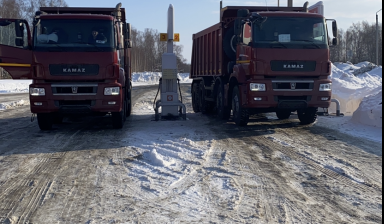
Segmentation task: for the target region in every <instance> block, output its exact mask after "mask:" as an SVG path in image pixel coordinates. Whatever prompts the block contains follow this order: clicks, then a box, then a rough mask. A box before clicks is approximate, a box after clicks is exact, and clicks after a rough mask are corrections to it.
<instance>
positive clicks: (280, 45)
mask: <svg viewBox="0 0 384 224" xmlns="http://www.w3.org/2000/svg"><path fill="white" fill-rule="evenodd" d="M276 44H279V46H277V45H276ZM272 45H274V46H272ZM270 46H271V48H281V47H283V48H287V46H285V45H284V44H283V43H281V42H273V43H271V45H270Z"/></svg>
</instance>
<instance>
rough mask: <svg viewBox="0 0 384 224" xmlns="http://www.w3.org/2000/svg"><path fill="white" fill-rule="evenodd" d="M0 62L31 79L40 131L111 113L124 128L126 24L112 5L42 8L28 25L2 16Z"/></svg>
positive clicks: (128, 89) (32, 101)
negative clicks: (66, 118) (67, 119)
mask: <svg viewBox="0 0 384 224" xmlns="http://www.w3.org/2000/svg"><path fill="white" fill-rule="evenodd" d="M0 31H2V32H3V33H7V34H8V35H7V40H5V39H1V41H0V60H1V61H0V66H2V67H3V68H4V69H5V70H6V71H8V73H9V74H10V75H11V76H12V78H13V79H32V80H33V82H32V84H31V85H30V107H31V112H32V113H34V114H37V119H38V123H39V126H40V128H41V129H42V130H49V129H51V128H52V125H53V124H54V123H55V122H60V120H61V119H62V118H63V117H64V116H67V115H72V116H73V115H74V116H78V115H80V114H87V115H88V114H98V115H104V114H108V113H110V114H111V115H112V120H113V126H114V127H115V128H122V126H123V124H124V121H125V119H126V117H127V116H129V115H130V113H131V89H132V88H131V67H130V66H131V65H130V48H131V46H132V44H131V41H130V32H131V31H130V24H127V23H125V10H124V8H121V4H118V5H117V6H116V8H70V7H66V8H56V7H52V8H51V7H42V8H40V11H38V12H36V16H35V19H34V21H33V24H32V27H31V28H30V27H29V24H28V23H27V21H25V20H19V19H0Z"/></svg>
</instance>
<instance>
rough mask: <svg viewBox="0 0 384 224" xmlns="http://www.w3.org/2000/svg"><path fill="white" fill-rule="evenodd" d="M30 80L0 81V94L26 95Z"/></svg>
mask: <svg viewBox="0 0 384 224" xmlns="http://www.w3.org/2000/svg"><path fill="white" fill-rule="evenodd" d="M31 83H32V80H12V79H4V80H0V94H4V93H28V91H29V85H30V84H31Z"/></svg>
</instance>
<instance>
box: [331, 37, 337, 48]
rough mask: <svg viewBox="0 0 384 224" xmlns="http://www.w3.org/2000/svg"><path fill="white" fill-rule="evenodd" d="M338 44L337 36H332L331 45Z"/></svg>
mask: <svg viewBox="0 0 384 224" xmlns="http://www.w3.org/2000/svg"><path fill="white" fill-rule="evenodd" d="M338 44H339V38H337V37H335V38H333V40H332V46H336V45H338Z"/></svg>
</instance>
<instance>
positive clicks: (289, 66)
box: [284, 65, 304, 69]
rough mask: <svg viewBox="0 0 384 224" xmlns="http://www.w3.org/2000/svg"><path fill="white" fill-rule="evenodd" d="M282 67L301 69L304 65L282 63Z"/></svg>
mask: <svg viewBox="0 0 384 224" xmlns="http://www.w3.org/2000/svg"><path fill="white" fill-rule="evenodd" d="M284 68H300V69H303V68H304V65H284Z"/></svg>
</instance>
